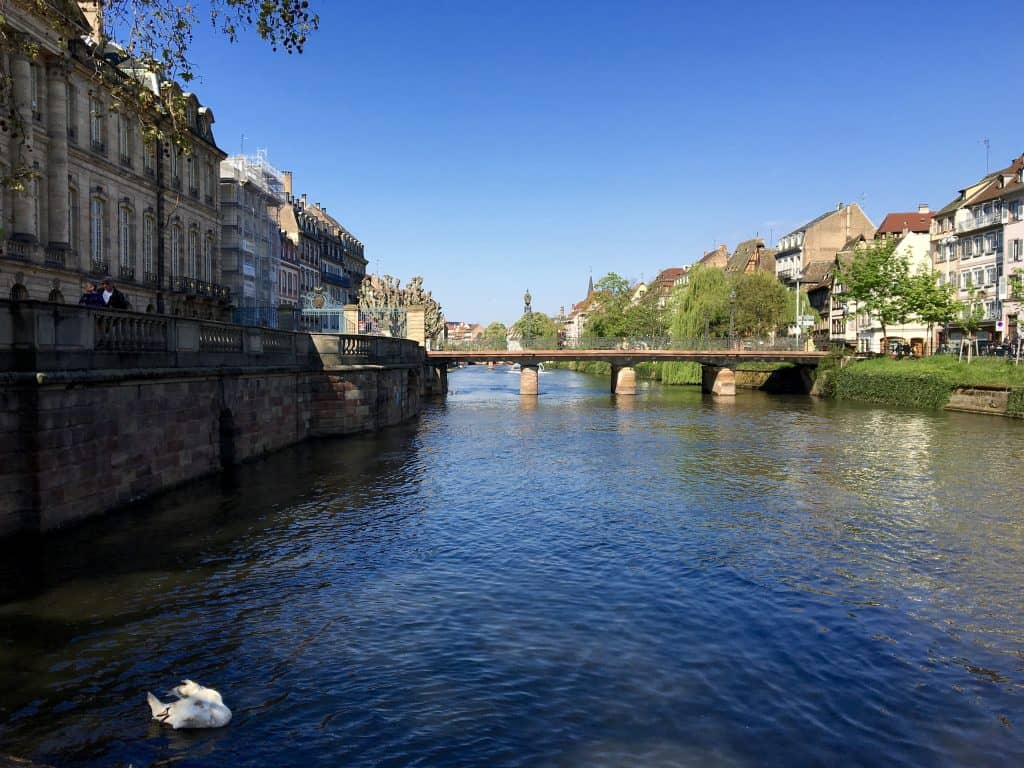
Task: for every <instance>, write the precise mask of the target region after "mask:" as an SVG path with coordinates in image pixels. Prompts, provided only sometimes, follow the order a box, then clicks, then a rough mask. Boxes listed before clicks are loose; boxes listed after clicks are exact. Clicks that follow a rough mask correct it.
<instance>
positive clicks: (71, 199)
mask: <svg viewBox="0 0 1024 768" xmlns="http://www.w3.org/2000/svg"><path fill="white" fill-rule="evenodd" d="M78 216H79V210H78V190H77V189H75V188H74V187H68V245H69V246H70V247H71V250H73V251H77V250H78Z"/></svg>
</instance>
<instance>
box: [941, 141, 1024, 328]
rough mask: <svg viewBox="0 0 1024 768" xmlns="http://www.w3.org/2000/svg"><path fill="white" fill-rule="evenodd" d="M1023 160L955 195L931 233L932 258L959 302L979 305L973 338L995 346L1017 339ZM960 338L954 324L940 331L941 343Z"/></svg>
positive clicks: (1023, 267)
mask: <svg viewBox="0 0 1024 768" xmlns="http://www.w3.org/2000/svg"><path fill="white" fill-rule="evenodd" d="M1022 174H1024V155H1022V156H1021V157H1018V158H1016V159H1015V160H1014V161H1013V162H1012V163H1011V164H1010V165H1009V166H1007V167H1006V168H1002V169H1000V170H998V171H995V172H994V173H990V174H987V175H985V176H984V177H982V178H981V179H979V180H978V181H976V182H974V183H973V184H971V185H969V186H967V187H964V188H963V189H961V190H960V192H959V194H958V195H957V197H956V199H954V200H953V201H952V202H950V203H949V204H948V205H946V206H945V207H943V208H942V209H941V210H939V211H937V212H936V213H935V215H934V217H933V219H932V223H931V231H930V245H931V259H932V262H933V264H934V267H935V270H936V271H937V272H938V273H939V275H940V279H942V280H943V281H944V282H945V283H947V284H949V285H952V286H953V288H954V290H955V292H956V297H957V299H958V300H960V301H963V302H967V301H969V300H971V299H972V296H973V300H974V301H980V302H981V303H982V304H983V306H984V317H983V319H982V322H981V328H980V330H979V332H978V338H979V339H981V340H993V341H999V340H1002V339H1004V338H1015V337H1016V336H1017V334H1018V327H1019V316H1020V304H1021V301H1020V300H1021V294H1020V292H1019V290H1014V289H1015V288H1016V286H1017V285H1019V283H1020V280H1021V273H1022V272H1024V253H1022V250H1024V248H1022V242H1024V227H1022V226H1021V224H1022V223H1024V176H1022ZM963 337H964V332H963V329H962V328H961V327H960V326H959V324H958V323H957V322H955V321H954V322H952V323H950V325H949V327H948V328H946V329H943V330H942V331H941V332H940V336H939V341H940V343H956V342H958V341H959V340H960V339H962V338H963Z"/></svg>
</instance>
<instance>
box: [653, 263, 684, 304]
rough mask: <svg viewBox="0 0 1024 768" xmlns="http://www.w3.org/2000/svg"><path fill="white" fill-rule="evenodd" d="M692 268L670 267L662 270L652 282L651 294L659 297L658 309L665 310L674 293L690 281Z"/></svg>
mask: <svg viewBox="0 0 1024 768" xmlns="http://www.w3.org/2000/svg"><path fill="white" fill-rule="evenodd" d="M689 274H690V267H689V266H688V265H687V266H685V267H669V268H668V269H663V270H661V271H660V272H659V273H658V274H657V275H656V276H655V278H654V280H652V281H651V285H650V288H649V289H648V290H649V291H650V292H653V293H654V295H655V297H657V301H658V307H659V308H661V309H664V308H665V307H667V306H668V304H669V300H670V299H671V298H672V292H673V291H674V290H675V289H676V288H678V287H679V286H681V285H686V283H687V282H688V280H689Z"/></svg>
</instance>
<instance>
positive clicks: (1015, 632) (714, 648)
mask: <svg viewBox="0 0 1024 768" xmlns="http://www.w3.org/2000/svg"><path fill="white" fill-rule="evenodd" d="M450 386H451V388H452V390H453V392H452V394H451V395H449V397H448V398H447V400H445V401H444V402H442V403H437V404H435V405H431V406H430V407H428V409H427V410H426V412H425V413H424V414H423V416H422V417H421V418H420V419H419V420H418V421H416V422H415V423H411V424H409V425H406V426H403V427H400V428H395V429H391V430H388V431H386V432H384V433H381V434H377V435H366V436H358V437H353V438H347V439H338V440H330V441H317V442H311V443H307V444H304V445H301V446H298V447H296V448H293V449H289V450H286V451H283V452H280V453H278V454H275V455H273V456H271V457H269V458H267V459H265V460H263V461H260V462H257V463H253V464H249V465H246V466H244V467H242V468H241V469H240V470H239V471H238V472H237V474H236V476H235V477H233V478H230V479H216V480H209V481H203V482H200V483H194V484H191V485H189V486H188V487H186V488H183V489H181V490H178V491H175V492H173V493H170V494H167V495H165V496H164V497H162V498H160V499H159V500H158V501H156V502H155V503H152V504H149V505H146V506H145V507H140V508H139V509H135V510H129V511H127V512H124V513H118V514H114V515H110V516H107V517H105V518H103V519H101V520H98V521H94V522H90V523H88V524H86V525H82V526H79V527H76V528H73V529H71V530H69V531H67V532H63V533H60V534H59V535H57V536H53V537H49V538H47V539H45V540H43V541H42V542H19V543H18V544H17V546H12V545H11V544H10V543H7V544H6V545H4V547H3V549H2V552H0V558H2V561H0V670H2V683H0V754H13V755H17V756H20V757H24V758H31V759H34V760H37V761H40V762H46V763H49V764H52V765H54V766H57V768H63V767H64V766H128V765H131V766H133V767H134V768H142V767H143V766H156V765H180V766H217V767H218V768H223V767H225V766H232V767H233V766H319V765H323V766H792V765H833V764H834V765H838V764H842V765H880V766H882V765H884V766H893V765H901V766H940V765H941V766H1002V765H1006V766H1019V765H1022V764H1024V487H1022V484H1021V482H1020V479H1019V478H1020V468H1021V466H1024V423H1021V422H1018V421H1013V420H1009V419H999V418H993V417H986V416H975V415H967V414H955V413H926V412H912V411H894V410H890V409H884V408H877V407H872V406H864V405H855V404H849V403H835V402H831V401H823V400H818V399H812V398H807V397H798V396H769V395H764V394H761V393H757V392H743V391H741V392H740V394H739V395H738V396H737V397H736V398H734V399H732V398H729V399H717V398H712V397H710V396H707V395H701V393H700V392H699V391H697V390H695V389H693V388H689V387H684V388H666V387H660V386H658V385H648V384H641V385H640V388H639V390H638V394H637V396H636V397H635V398H618V399H616V398H613V397H611V396H610V395H609V394H608V383H607V380H606V379H604V378H598V377H590V376H584V375H581V374H577V373H572V372H569V371H550V372H545V373H543V374H542V375H541V380H540V387H541V395H540V397H538V398H536V399H521V398H520V397H519V395H518V389H517V387H518V379H517V378H516V377H515V376H514V375H511V374H510V373H509V372H508V371H507V369H503V368H498V369H495V370H491V371H488V370H487V369H485V368H483V367H471V368H468V369H464V370H459V371H456V372H453V373H452V375H451V377H450ZM184 677H190V678H193V679H195V680H198V681H199V682H201V683H204V684H206V685H210V686H213V687H215V688H217V689H219V690H220V691H221V693H222V694H223V696H224V700H225V703H227V704H228V706H230V707H231V708H232V709H233V711H234V720H233V721H232V723H231V724H230V725H229V726H227V727H226V728H223V729H219V730H212V731H192V732H186V731H172V730H170V729H168V728H162V727H160V726H159V725H157V724H156V723H153V722H151V721H150V716H149V710H148V708H147V706H146V702H145V694H146V691H147V690H152V691H153V692H154V693H156V694H157V695H163V693H164V692H165V691H166V690H167V689H168V688H170V687H171V686H172V685H174V684H175V683H176V682H177V681H178V680H179V679H180V678H184Z"/></svg>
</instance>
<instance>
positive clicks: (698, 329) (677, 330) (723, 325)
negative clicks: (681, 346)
mask: <svg viewBox="0 0 1024 768" xmlns="http://www.w3.org/2000/svg"><path fill="white" fill-rule="evenodd" d="M730 290H731V284H730V281H729V278H728V276H727V275H726V274H725V272H723V271H722V270H720V269H714V268H712V267H705V266H699V265H698V266H696V267H694V268H693V269H691V270H690V279H689V282H688V283H687V284H686V285H682V286H679V287H677V288H676V289H675V291H673V293H672V322H671V325H670V328H671V333H672V338H673V339H676V340H678V341H688V340H691V339H697V338H703V337H704V336H705V335H710V336H724V335H726V333H727V332H728V329H729V291H730Z"/></svg>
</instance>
